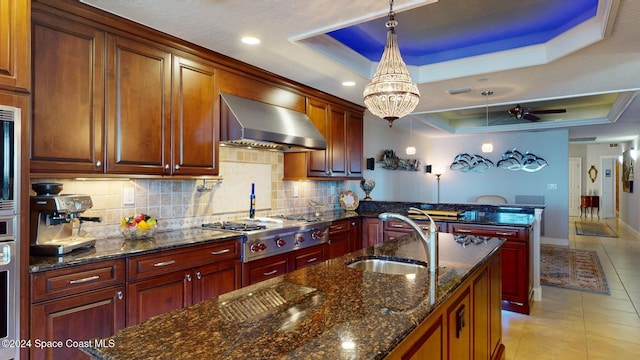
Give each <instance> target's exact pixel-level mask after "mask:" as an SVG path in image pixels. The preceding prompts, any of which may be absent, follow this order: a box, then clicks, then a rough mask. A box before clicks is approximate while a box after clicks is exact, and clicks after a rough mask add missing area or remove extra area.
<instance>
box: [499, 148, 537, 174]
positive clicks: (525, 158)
mask: <svg viewBox="0 0 640 360" xmlns="http://www.w3.org/2000/svg"><path fill="white" fill-rule="evenodd" d="M548 165H549V163H548V162H547V160H545V159H543V158H541V157H539V156H537V155H536V154H533V153H530V152H528V151H527V152H525V153H524V154H522V153H521V152H520V151H518V150H516V149H513V150H508V151H505V152H504V154H502V158H501V159H500V161H498V164H497V166H498V168H500V169H506V170H511V171H519V170H522V171H526V172H536V171H540V170H541V169H542V168H543V167H545V166H548Z"/></svg>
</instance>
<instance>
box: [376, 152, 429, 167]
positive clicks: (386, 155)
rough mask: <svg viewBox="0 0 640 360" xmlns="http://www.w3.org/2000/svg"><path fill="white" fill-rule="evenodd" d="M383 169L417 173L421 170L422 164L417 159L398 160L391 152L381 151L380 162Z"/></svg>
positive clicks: (394, 153)
mask: <svg viewBox="0 0 640 360" xmlns="http://www.w3.org/2000/svg"><path fill="white" fill-rule="evenodd" d="M378 162H379V163H380V164H381V167H382V168H383V169H388V170H408V171H418V170H420V169H421V168H422V162H420V160H417V159H400V158H399V157H398V155H396V152H395V151H393V150H383V151H382V155H381V156H380V161H378Z"/></svg>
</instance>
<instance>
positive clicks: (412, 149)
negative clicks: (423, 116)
mask: <svg viewBox="0 0 640 360" xmlns="http://www.w3.org/2000/svg"><path fill="white" fill-rule="evenodd" d="M409 120H411V123H409V146H407V150H406V152H407V155H415V154H416V147H415V146H413V140H412V138H413V137H412V136H411V134H412V133H413V117H411V116H410V117H409Z"/></svg>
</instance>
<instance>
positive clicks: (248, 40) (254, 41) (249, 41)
mask: <svg viewBox="0 0 640 360" xmlns="http://www.w3.org/2000/svg"><path fill="white" fill-rule="evenodd" d="M242 42H243V43H245V44H247V45H258V44H260V39H258V38H257V37H254V36H245V37H243V38H242Z"/></svg>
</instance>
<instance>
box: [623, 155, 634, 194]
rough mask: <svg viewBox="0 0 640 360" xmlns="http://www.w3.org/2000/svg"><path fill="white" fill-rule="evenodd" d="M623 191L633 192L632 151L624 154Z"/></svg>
mask: <svg viewBox="0 0 640 360" xmlns="http://www.w3.org/2000/svg"><path fill="white" fill-rule="evenodd" d="M622 191H624V192H628V193H632V192H633V158H631V151H630V150H627V151H625V152H623V153H622Z"/></svg>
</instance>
